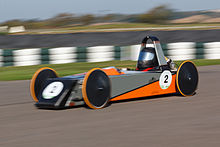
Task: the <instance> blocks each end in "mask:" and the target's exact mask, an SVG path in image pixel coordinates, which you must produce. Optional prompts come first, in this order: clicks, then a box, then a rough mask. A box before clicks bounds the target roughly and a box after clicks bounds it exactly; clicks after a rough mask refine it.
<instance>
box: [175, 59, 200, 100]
mask: <svg viewBox="0 0 220 147" xmlns="http://www.w3.org/2000/svg"><path fill="white" fill-rule="evenodd" d="M198 81H199V75H198V71H197V68H196V66H195V65H194V63H193V62H191V61H184V62H182V63H181V64H180V66H179V68H178V70H177V74H176V86H177V88H178V91H179V93H180V94H181V95H183V96H191V95H193V94H194V93H195V91H196V89H197V86H198Z"/></svg>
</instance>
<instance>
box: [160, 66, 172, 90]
mask: <svg viewBox="0 0 220 147" xmlns="http://www.w3.org/2000/svg"><path fill="white" fill-rule="evenodd" d="M171 83H172V73H171V72H170V71H169V70H165V71H163V72H162V74H161V75H160V79H159V84H160V88H161V89H167V88H169V86H170V85H171Z"/></svg>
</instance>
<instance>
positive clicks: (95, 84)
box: [82, 68, 111, 109]
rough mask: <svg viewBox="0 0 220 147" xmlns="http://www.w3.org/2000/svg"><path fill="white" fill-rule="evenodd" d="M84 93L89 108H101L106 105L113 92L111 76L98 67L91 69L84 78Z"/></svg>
mask: <svg viewBox="0 0 220 147" xmlns="http://www.w3.org/2000/svg"><path fill="white" fill-rule="evenodd" d="M82 94H83V99H84V101H85V103H86V105H87V106H88V107H89V108H92V109H100V108H103V107H105V106H106V105H107V104H108V102H109V99H110V94H111V85H110V79H109V77H108V76H107V75H106V74H105V72H104V71H102V70H100V69H98V68H95V69H92V70H90V71H89V72H88V73H87V74H86V76H85V78H84V81H83V85H82Z"/></svg>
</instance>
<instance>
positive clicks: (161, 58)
mask: <svg viewBox="0 0 220 147" xmlns="http://www.w3.org/2000/svg"><path fill="white" fill-rule="evenodd" d="M154 47H155V50H156V54H157V60H158V63H159V66H163V65H167V61H166V59H165V57H164V53H163V50H162V48H161V45H160V43H155V42H154Z"/></svg>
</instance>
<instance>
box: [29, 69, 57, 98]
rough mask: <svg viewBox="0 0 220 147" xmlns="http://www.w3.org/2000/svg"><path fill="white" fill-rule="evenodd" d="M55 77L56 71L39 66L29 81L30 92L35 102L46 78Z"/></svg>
mask: <svg viewBox="0 0 220 147" xmlns="http://www.w3.org/2000/svg"><path fill="white" fill-rule="evenodd" d="M57 77H58V76H57V73H56V71H55V70H54V69H52V68H49V67H44V68H40V69H39V70H37V71H36V72H35V74H34V75H33V77H32V79H31V83H30V93H31V96H32V98H33V99H34V101H35V102H38V100H39V93H40V90H41V88H42V86H43V83H44V82H45V81H46V79H48V78H57Z"/></svg>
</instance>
